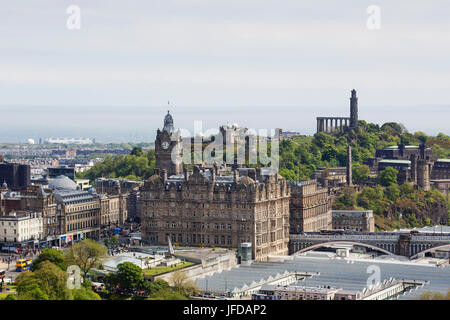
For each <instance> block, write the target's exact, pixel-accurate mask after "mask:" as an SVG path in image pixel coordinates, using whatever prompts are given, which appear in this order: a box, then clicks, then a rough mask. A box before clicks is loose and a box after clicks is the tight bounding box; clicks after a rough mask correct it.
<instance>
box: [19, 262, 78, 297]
mask: <svg viewBox="0 0 450 320" xmlns="http://www.w3.org/2000/svg"><path fill="white" fill-rule="evenodd" d="M67 278H68V275H67V273H66V272H64V271H63V270H61V268H59V267H57V266H56V265H54V264H53V263H51V262H50V261H42V262H41V263H40V264H39V266H38V268H37V269H36V271H34V272H32V271H25V272H23V273H21V274H20V275H19V276H18V277H17V279H16V283H17V293H18V299H19V300H22V299H23V300H70V299H71V298H72V296H71V292H70V290H69V289H68V288H67Z"/></svg>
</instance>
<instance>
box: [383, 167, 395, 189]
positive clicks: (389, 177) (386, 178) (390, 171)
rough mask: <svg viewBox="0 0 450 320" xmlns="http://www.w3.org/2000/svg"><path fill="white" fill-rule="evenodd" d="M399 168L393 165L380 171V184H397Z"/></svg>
mask: <svg viewBox="0 0 450 320" xmlns="http://www.w3.org/2000/svg"><path fill="white" fill-rule="evenodd" d="M397 175H398V170H397V169H395V168H392V167H386V169H384V170H383V171H381V172H380V184H381V185H382V186H385V187H387V186H390V185H392V184H397Z"/></svg>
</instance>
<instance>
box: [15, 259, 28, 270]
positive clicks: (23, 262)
mask: <svg viewBox="0 0 450 320" xmlns="http://www.w3.org/2000/svg"><path fill="white" fill-rule="evenodd" d="M30 266H31V259H19V260H17V261H16V271H18V272H22V271H25V270H29V269H30Z"/></svg>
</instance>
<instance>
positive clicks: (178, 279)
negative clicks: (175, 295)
mask: <svg viewBox="0 0 450 320" xmlns="http://www.w3.org/2000/svg"><path fill="white" fill-rule="evenodd" d="M169 283H170V285H171V286H172V287H173V288H174V289H175V290H178V291H180V292H182V293H184V294H186V295H192V294H194V293H195V292H196V291H197V290H198V288H197V286H196V285H195V283H194V281H193V280H192V279H190V278H189V277H188V276H187V275H186V272H184V271H183V270H177V271H175V272H173V273H172V274H171V275H170V278H169Z"/></svg>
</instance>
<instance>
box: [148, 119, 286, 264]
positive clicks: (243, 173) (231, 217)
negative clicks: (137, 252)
mask: <svg viewBox="0 0 450 320" xmlns="http://www.w3.org/2000/svg"><path fill="white" fill-rule="evenodd" d="M166 129H169V130H166ZM171 132H174V130H173V120H172V117H171V116H170V115H169V114H168V115H167V116H166V118H165V121H164V129H163V131H159V130H158V136H157V139H156V144H155V149H156V150H157V152H156V157H157V160H156V162H157V163H158V164H160V166H161V167H162V168H159V169H160V170H159V172H157V174H155V175H153V176H151V177H150V178H149V179H148V180H147V181H145V184H144V187H142V188H141V202H142V217H141V218H142V220H141V221H142V226H141V232H142V238H143V240H144V241H146V242H147V243H151V244H162V245H165V244H167V243H168V239H169V238H170V239H171V242H172V243H178V244H179V245H182V246H213V245H214V246H217V247H229V248H237V247H239V245H240V244H241V243H243V242H251V243H252V251H253V252H252V255H253V259H255V260H267V257H268V255H270V254H273V255H286V254H288V242H289V195H290V187H289V185H288V183H287V182H286V180H285V179H284V178H283V177H281V176H280V175H279V174H278V173H276V172H273V171H271V170H270V169H254V168H251V169H237V170H234V171H233V173H232V174H230V175H219V169H218V167H217V166H214V167H211V168H200V167H199V166H195V167H194V170H193V172H188V171H187V170H184V172H180V169H181V167H180V166H173V165H171V164H169V163H164V161H163V159H168V160H167V161H171V160H170V157H168V156H167V155H166V154H165V153H167V154H170V152H171V150H172V148H176V147H177V146H176V143H175V144H174V140H171V141H172V142H171V143H169V139H170V133H171ZM166 141H167V143H165V142H166ZM175 142H177V140H176V139H175ZM181 156H182V155H181V154H180V157H181ZM158 157H161V158H160V159H158Z"/></svg>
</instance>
